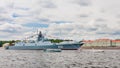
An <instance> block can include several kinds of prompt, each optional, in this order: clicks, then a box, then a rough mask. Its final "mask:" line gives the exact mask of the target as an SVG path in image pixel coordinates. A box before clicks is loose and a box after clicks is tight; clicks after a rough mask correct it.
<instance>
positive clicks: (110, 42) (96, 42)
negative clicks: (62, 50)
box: [84, 38, 120, 46]
mask: <svg viewBox="0 0 120 68" xmlns="http://www.w3.org/2000/svg"><path fill="white" fill-rule="evenodd" d="M84 42H85V44H84V46H120V40H111V39H106V38H103V39H96V40H84Z"/></svg>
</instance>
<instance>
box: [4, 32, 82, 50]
mask: <svg viewBox="0 0 120 68" xmlns="http://www.w3.org/2000/svg"><path fill="white" fill-rule="evenodd" d="M36 35H37V39H36V40H34V41H29V42H24V41H20V42H16V43H15V44H14V45H13V46H6V47H5V49H8V50H46V49H61V50H77V49H79V48H80V47H81V46H82V45H83V44H84V43H83V42H82V41H80V42H75V41H63V42H61V43H52V42H51V41H50V40H49V39H47V38H45V37H44V35H43V34H42V32H41V31H40V32H39V33H38V34H36ZM33 36H34V35H33ZM33 36H32V37H33Z"/></svg>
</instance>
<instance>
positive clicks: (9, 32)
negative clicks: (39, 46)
mask: <svg viewBox="0 0 120 68" xmlns="http://www.w3.org/2000/svg"><path fill="white" fill-rule="evenodd" d="M119 3H120V1H119V0H116V1H113V0H95V1H93V0H57V1H56V0H14V1H10V0H1V2H0V10H1V11H0V33H1V35H0V37H2V38H3V37H4V39H6V38H5V36H6V37H9V38H14V39H15V38H20V37H21V36H20V35H19V34H21V35H24V34H25V33H27V32H29V31H31V30H32V28H31V27H32V26H34V27H37V28H40V30H42V31H46V32H47V34H49V35H53V36H57V37H60V38H70V39H76V38H78V39H82V38H84V39H96V38H102V37H108V38H119V37H120V35H119V31H120V27H119V26H120V25H119V19H118V18H119V14H120V12H119V11H120V9H119V6H120V4H119ZM116 16H117V18H116ZM3 23H4V24H3ZM17 34H18V36H17ZM113 36H114V37H113Z"/></svg>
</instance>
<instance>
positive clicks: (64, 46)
mask: <svg viewBox="0 0 120 68" xmlns="http://www.w3.org/2000/svg"><path fill="white" fill-rule="evenodd" d="M82 45H83V44H61V45H43V46H42V45H41V46H7V47H6V48H5V49H8V50H45V49H62V50H77V49H79V48H80V47H81V46H82Z"/></svg>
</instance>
